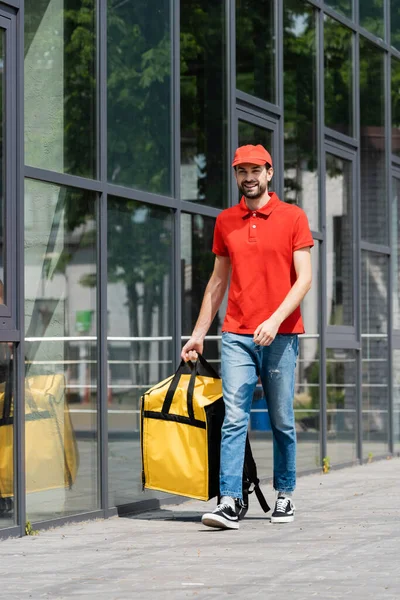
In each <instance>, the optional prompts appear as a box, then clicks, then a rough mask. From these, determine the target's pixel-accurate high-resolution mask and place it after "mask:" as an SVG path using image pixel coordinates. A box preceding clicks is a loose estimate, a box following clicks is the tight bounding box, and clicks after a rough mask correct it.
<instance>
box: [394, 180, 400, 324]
mask: <svg viewBox="0 0 400 600" xmlns="http://www.w3.org/2000/svg"><path fill="white" fill-rule="evenodd" d="M392 191H393V199H392V240H393V246H392V249H393V254H392V274H393V296H392V301H393V329H400V179H397V178H396V177H394V178H393V187H392Z"/></svg>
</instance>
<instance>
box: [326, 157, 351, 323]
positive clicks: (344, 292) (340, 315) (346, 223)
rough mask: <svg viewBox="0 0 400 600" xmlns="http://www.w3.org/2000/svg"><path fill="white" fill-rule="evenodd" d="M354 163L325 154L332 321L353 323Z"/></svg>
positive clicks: (329, 287) (328, 283) (327, 255)
mask: <svg viewBox="0 0 400 600" xmlns="http://www.w3.org/2000/svg"><path fill="white" fill-rule="evenodd" d="M352 189H353V182H352V163H351V162H350V161H348V160H343V159H341V158H337V157H336V156H333V155H332V154H328V153H327V154H326V244H327V250H326V257H327V264H326V268H327V306H328V324H329V325H353V324H354V316H353V272H354V268H353V202H352Z"/></svg>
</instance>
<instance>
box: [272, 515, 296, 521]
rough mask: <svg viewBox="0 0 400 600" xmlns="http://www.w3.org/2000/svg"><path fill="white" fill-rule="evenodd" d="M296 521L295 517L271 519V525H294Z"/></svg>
mask: <svg viewBox="0 0 400 600" xmlns="http://www.w3.org/2000/svg"><path fill="white" fill-rule="evenodd" d="M293 521H294V515H289V516H287V517H271V523H292V522H293Z"/></svg>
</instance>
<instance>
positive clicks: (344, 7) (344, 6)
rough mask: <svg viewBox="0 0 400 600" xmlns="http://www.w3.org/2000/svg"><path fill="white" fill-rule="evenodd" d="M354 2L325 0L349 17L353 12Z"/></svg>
mask: <svg viewBox="0 0 400 600" xmlns="http://www.w3.org/2000/svg"><path fill="white" fill-rule="evenodd" d="M352 3H353V0H325V4H327V5H328V6H330V7H332V8H334V9H335V10H337V11H338V12H340V13H342V15H344V16H345V17H349V19H351V17H352V14H353V10H352Z"/></svg>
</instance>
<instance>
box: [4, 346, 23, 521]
mask: <svg viewBox="0 0 400 600" xmlns="http://www.w3.org/2000/svg"><path fill="white" fill-rule="evenodd" d="M26 435H27V436H29V431H27V432H26ZM0 456H1V461H0V529H3V528H5V527H10V526H12V525H14V521H15V510H14V509H15V502H14V484H15V482H14V345H13V344H12V343H7V342H1V343H0ZM28 461H29V457H28Z"/></svg>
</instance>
